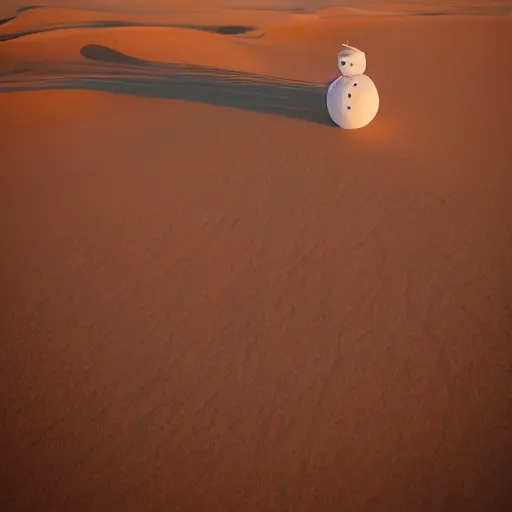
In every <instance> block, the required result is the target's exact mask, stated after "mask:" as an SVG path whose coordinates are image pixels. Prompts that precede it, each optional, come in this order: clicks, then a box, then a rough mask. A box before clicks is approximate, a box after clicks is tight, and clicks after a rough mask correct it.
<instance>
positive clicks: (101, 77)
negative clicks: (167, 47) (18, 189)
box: [0, 45, 336, 127]
mask: <svg viewBox="0 0 512 512" xmlns="http://www.w3.org/2000/svg"><path fill="white" fill-rule="evenodd" d="M81 55H82V56H83V57H85V59H87V61H86V62H89V63H90V66H89V67H86V68H85V72H84V73H80V74H77V73H72V74H71V73H62V74H57V75H55V74H53V73H52V75H51V77H47V78H45V77H40V78H38V79H32V80H30V81H25V82H21V83H19V82H12V83H9V82H5V81H4V83H3V84H2V83H0V92H8V91H23V90H36V89H37V90H41V89H54V90H55V89H86V90H96V91H104V92H111V93H117V94H130V95H136V96H146V97H153V98H166V99H176V100H185V101H193V102H200V103H206V104H209V105H216V106H223V107H231V108H237V109H241V110H246V111H251V112H259V113H265V114H273V115H278V116H283V117H288V118H293V119H299V120H302V121H308V122H312V123H317V124H322V125H325V126H331V127H334V126H336V125H335V124H334V123H333V122H332V121H331V119H330V117H329V115H328V113H327V108H326V105H325V91H326V84H316V83H307V82H298V81H289V80H283V79H280V78H275V77H268V76H264V75H258V74H253V73H242V72H238V71H230V70H224V69H219V68H214V67H207V66H193V65H187V64H167V63H158V62H153V61H148V60H142V59H138V58H135V57H131V56H129V55H126V54H123V53H121V52H118V51H116V50H113V49H110V48H107V47H105V46H99V45H86V46H84V47H82V49H81Z"/></svg>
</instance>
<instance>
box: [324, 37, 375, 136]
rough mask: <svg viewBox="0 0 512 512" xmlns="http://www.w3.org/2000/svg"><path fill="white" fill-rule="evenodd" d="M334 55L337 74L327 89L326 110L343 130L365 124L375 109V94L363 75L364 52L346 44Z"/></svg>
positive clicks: (371, 83) (370, 82)
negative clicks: (336, 63) (336, 57)
mask: <svg viewBox="0 0 512 512" xmlns="http://www.w3.org/2000/svg"><path fill="white" fill-rule="evenodd" d="M343 46H344V47H345V49H344V50H342V51H341V52H340V53H339V54H338V67H339V69H340V71H341V76H340V77H339V78H337V79H336V80H334V82H332V83H331V85H330V86H329V88H328V89H327V98H326V99H327V110H328V112H329V115H330V116H331V119H332V120H333V121H334V122H335V123H336V124H337V125H338V126H341V128H345V129H347V130H351V129H355V128H362V127H363V126H366V125H367V124H369V123H370V122H371V121H372V120H373V118H374V117H375V116H376V114H377V111H378V110H379V93H378V92H377V88H376V87H375V84H374V83H373V81H372V79H371V78H370V77H369V76H366V75H365V74H364V72H365V71H366V56H365V54H364V52H362V51H361V50H358V49H357V48H354V47H352V46H349V45H348V44H344V45H343Z"/></svg>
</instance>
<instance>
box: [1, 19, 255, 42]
mask: <svg viewBox="0 0 512 512" xmlns="http://www.w3.org/2000/svg"><path fill="white" fill-rule="evenodd" d="M14 19H16V16H14V17H12V18H7V19H4V20H0V25H1V24H2V23H8V22H9V21H12V20H14ZM127 27H152V28H185V29H189V30H201V31H203V32H213V33H215V34H221V35H231V36H232V35H237V34H246V33H248V32H251V31H253V30H256V29H257V27H246V26H240V25H225V26H215V25H173V24H165V23H162V24H155V23H136V22H132V21H87V22H84V23H63V24H60V25H53V26H51V27H45V28H41V29H38V30H27V31H25V32H14V33H12V34H0V43H1V42H4V41H11V40H12V39H19V38H20V37H26V36H32V35H34V34H41V33H44V32H55V31H56V30H69V29H83V28H87V29H90V28H127Z"/></svg>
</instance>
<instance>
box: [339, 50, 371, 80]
mask: <svg viewBox="0 0 512 512" xmlns="http://www.w3.org/2000/svg"><path fill="white" fill-rule="evenodd" d="M343 46H344V47H345V48H344V49H343V50H342V51H341V52H340V53H339V54H338V68H339V69H340V71H341V74H342V76H347V77H351V76H355V75H362V74H363V73H364V72H365V71H366V55H365V54H364V52H362V51H361V50H358V49H357V48H354V47H353V46H348V44H344V45H343Z"/></svg>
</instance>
